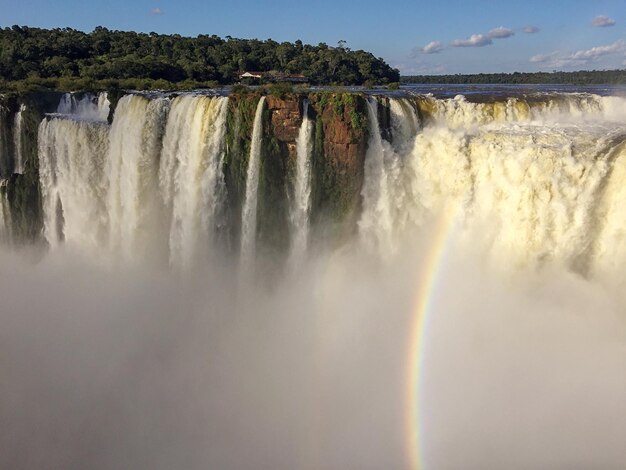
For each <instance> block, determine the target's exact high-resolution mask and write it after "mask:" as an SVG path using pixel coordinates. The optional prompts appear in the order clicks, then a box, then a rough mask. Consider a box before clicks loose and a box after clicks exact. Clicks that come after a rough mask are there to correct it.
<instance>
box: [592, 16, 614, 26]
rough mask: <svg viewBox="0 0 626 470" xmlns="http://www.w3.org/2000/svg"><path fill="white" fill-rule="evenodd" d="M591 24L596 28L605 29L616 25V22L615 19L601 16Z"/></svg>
mask: <svg viewBox="0 0 626 470" xmlns="http://www.w3.org/2000/svg"><path fill="white" fill-rule="evenodd" d="M591 24H592V25H593V26H595V27H596V28H604V27H606V26H613V25H615V20H614V19H613V18H609V17H608V16H604V15H599V16H596V17H595V18H594V19H593V20H591Z"/></svg>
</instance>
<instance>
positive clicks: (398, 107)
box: [389, 98, 420, 155]
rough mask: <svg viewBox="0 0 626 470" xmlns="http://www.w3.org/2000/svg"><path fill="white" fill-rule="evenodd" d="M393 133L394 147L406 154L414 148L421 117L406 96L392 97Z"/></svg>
mask: <svg viewBox="0 0 626 470" xmlns="http://www.w3.org/2000/svg"><path fill="white" fill-rule="evenodd" d="M389 109H390V111H391V135H392V142H391V144H392V145H393V149H394V151H395V152H396V153H398V154H400V155H404V154H406V153H408V152H409V151H410V150H411V149H412V144H413V139H414V138H415V134H417V131H418V129H419V125H420V123H419V118H418V117H417V112H416V111H415V108H414V107H413V105H412V104H411V102H410V101H409V100H407V99H404V98H397V99H393V98H392V99H390V100H389Z"/></svg>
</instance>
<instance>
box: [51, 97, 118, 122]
mask: <svg viewBox="0 0 626 470" xmlns="http://www.w3.org/2000/svg"><path fill="white" fill-rule="evenodd" d="M109 107H110V104H109V99H108V97H107V93H106V92H102V93H99V94H98V95H97V96H96V95H93V94H91V93H84V94H82V96H81V97H80V98H76V96H75V94H74V93H64V94H63V95H62V96H61V99H60V101H59V105H58V106H57V113H58V114H66V115H73V116H76V117H79V118H81V119H86V120H91V121H106V120H107V117H108V116H109Z"/></svg>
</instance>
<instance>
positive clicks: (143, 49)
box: [0, 26, 400, 91]
mask: <svg viewBox="0 0 626 470" xmlns="http://www.w3.org/2000/svg"><path fill="white" fill-rule="evenodd" d="M246 70H247V71H260V72H269V71H278V72H282V73H288V74H302V75H304V76H305V77H306V78H307V81H308V83H309V84H312V85H366V86H367V85H381V84H387V83H394V82H398V81H399V79H400V73H399V71H398V70H396V69H393V68H391V67H390V66H389V65H388V64H387V63H385V61H384V60H383V59H381V58H376V57H374V55H372V54H371V53H369V52H366V51H362V50H351V49H350V48H349V47H347V45H346V43H345V42H344V41H340V42H339V43H338V45H337V46H335V47H333V46H329V45H327V44H325V43H320V44H318V45H317V46H312V45H308V44H303V43H302V41H299V40H298V41H295V42H294V43H291V42H281V43H279V42H276V41H274V40H272V39H267V40H258V39H237V38H232V37H230V36H226V38H221V37H218V36H216V35H198V36H197V37H183V36H180V35H178V34H174V35H164V34H157V33H154V32H151V33H137V32H131V31H112V30H109V29H107V28H104V27H101V26H99V27H97V28H95V29H94V31H92V32H90V33H85V32H82V31H78V30H75V29H71V28H55V29H41V28H30V27H27V26H12V27H6V28H2V29H0V89H5V90H7V89H8V90H15V91H27V90H32V89H58V90H68V89H79V88H80V89H111V88H135V89H151V88H158V89H182V88H193V87H215V86H219V85H229V84H232V83H236V82H237V81H238V73H239V72H243V71H246Z"/></svg>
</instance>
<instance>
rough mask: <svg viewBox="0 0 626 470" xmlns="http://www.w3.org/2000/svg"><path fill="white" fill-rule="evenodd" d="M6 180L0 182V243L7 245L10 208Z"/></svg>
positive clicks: (9, 232) (10, 236)
mask: <svg viewBox="0 0 626 470" xmlns="http://www.w3.org/2000/svg"><path fill="white" fill-rule="evenodd" d="M6 184H7V180H5V179H4V180H0V243H1V244H4V245H8V244H10V243H11V241H12V238H13V237H12V235H13V234H12V230H13V227H12V223H11V208H10V207H9V201H8V199H7V193H6Z"/></svg>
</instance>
